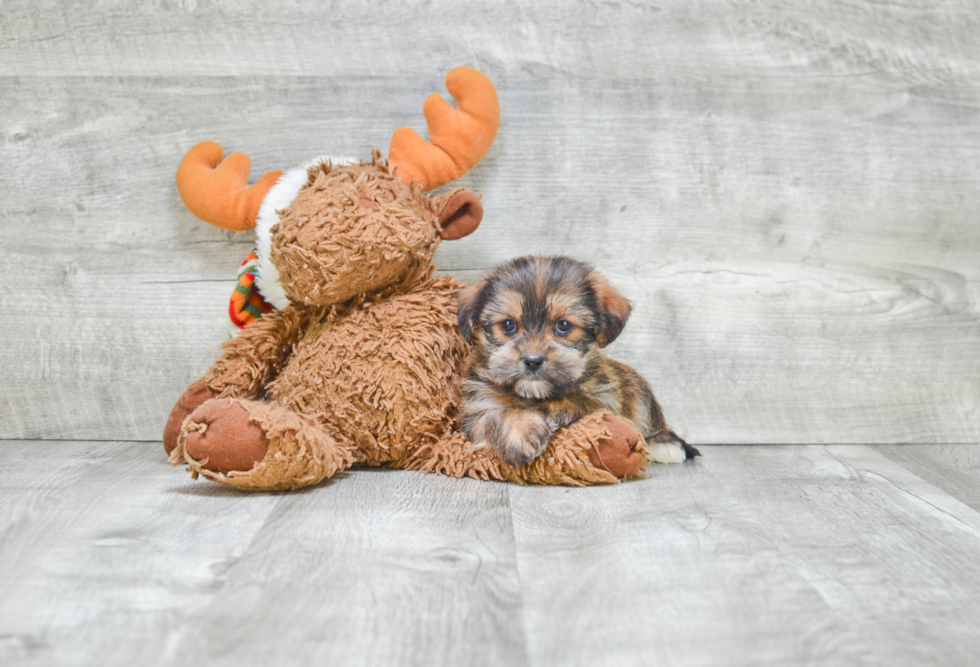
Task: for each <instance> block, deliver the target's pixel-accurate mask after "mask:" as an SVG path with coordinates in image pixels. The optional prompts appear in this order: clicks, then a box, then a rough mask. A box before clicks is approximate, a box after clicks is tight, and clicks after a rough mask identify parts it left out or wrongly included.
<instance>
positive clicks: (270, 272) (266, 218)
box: [255, 155, 359, 309]
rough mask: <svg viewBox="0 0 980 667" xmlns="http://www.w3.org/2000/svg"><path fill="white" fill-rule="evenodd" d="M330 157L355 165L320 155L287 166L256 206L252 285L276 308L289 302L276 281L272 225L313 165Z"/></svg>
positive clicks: (290, 200) (353, 160) (276, 270)
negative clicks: (271, 255) (257, 207)
mask: <svg viewBox="0 0 980 667" xmlns="http://www.w3.org/2000/svg"><path fill="white" fill-rule="evenodd" d="M327 160H330V162H332V163H333V164H337V165H346V164H357V163H358V162H359V160H357V159H356V158H350V157H330V156H328V155H323V156H320V157H318V158H314V159H313V160H310V161H309V162H307V163H306V164H304V165H303V166H302V167H296V168H295V169H290V170H289V171H287V172H286V173H284V174H283V175H282V176H280V177H279V180H278V181H276V184H275V185H273V186H272V188H271V189H270V190H269V191H268V192H267V193H266V195H265V198H264V199H263V200H262V205H261V206H260V207H259V217H258V218H256V220H255V254H256V255H257V256H258V258H259V261H258V264H256V267H255V284H256V286H258V288H259V292H261V293H262V298H264V299H265V300H266V301H268V302H269V303H271V304H272V305H273V306H274V307H275V308H279V309H282V308H285V307H286V306H288V305H289V304H290V303H291V302H290V300H289V297H288V296H286V290H285V289H283V286H282V283H281V282H280V281H279V269H277V268H276V265H275V264H273V263H272V259H271V258H270V254H271V252H272V228H273V227H274V226H275V225H277V224H278V223H279V213H278V211H279V210H281V209H284V208H286V207H287V206H289V204H290V203H291V202H292V201H293V200H294V199H296V195H297V194H299V191H300V190H301V189H302V188H303V186H304V185H306V178H307V176H306V172H307V170H308V169H309V168H310V167H312V166H313V165H315V164H317V163H320V162H325V161H327Z"/></svg>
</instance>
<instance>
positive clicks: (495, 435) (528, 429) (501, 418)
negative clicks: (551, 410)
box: [467, 408, 555, 467]
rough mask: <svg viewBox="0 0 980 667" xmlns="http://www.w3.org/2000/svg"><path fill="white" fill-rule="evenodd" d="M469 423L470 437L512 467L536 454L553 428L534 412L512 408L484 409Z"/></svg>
mask: <svg viewBox="0 0 980 667" xmlns="http://www.w3.org/2000/svg"><path fill="white" fill-rule="evenodd" d="M471 425H472V428H470V429H467V431H468V432H469V435H470V438H471V439H472V440H474V441H475V442H486V443H487V444H488V445H490V446H491V447H493V448H494V449H496V450H497V452H499V453H500V457H501V458H502V459H503V460H504V462H505V463H507V464H508V465H512V466H515V467H516V466H521V465H524V464H525V463H528V462H530V461H533V460H534V459H536V458H537V457H538V456H540V455H541V452H543V451H544V449H545V447H547V446H548V440H549V439H550V438H551V434H552V433H554V431H555V429H554V428H553V427H552V425H551V424H550V423H549V422H548V420H547V419H545V418H544V416H542V415H540V414H538V413H537V412H534V411H532V410H517V409H513V408H492V409H490V410H487V411H486V412H484V413H483V414H482V415H480V417H479V418H478V419H476V420H473V421H472V422H471Z"/></svg>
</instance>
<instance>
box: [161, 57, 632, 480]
mask: <svg viewBox="0 0 980 667" xmlns="http://www.w3.org/2000/svg"><path fill="white" fill-rule="evenodd" d="M447 87H448V88H449V90H450V92H452V93H453V95H454V96H455V97H456V98H457V100H458V102H459V109H458V110H456V109H452V108H451V107H449V105H448V104H446V103H445V102H444V101H441V100H439V101H434V100H430V101H427V102H426V106H425V110H426V116H427V118H428V119H429V121H430V139H431V143H425V142H421V139H420V138H418V136H417V135H414V137H413V136H411V135H412V134H414V133H410V132H400V133H396V136H395V137H393V139H392V147H393V148H392V152H393V164H392V165H389V164H387V163H385V161H384V160H383V159H382V158H381V156H380V154H378V153H374V154H373V155H372V159H371V160H370V161H368V162H363V163H361V164H357V165H349V166H333V165H331V164H330V163H329V162H327V163H321V164H317V165H315V166H313V167H311V168H310V169H309V171H308V179H307V183H306V185H305V187H303V188H302V189H301V190H300V191H299V193H298V194H297V195H296V197H295V198H294V199H293V201H292V202H291V203H290V204H289V205H288V206H287V207H286V208H285V209H283V210H281V211H279V212H278V213H279V216H280V219H279V222H278V224H276V225H274V226H273V227H272V230H271V233H272V248H271V253H270V256H269V259H270V260H271V262H272V264H274V265H275V268H276V269H278V272H279V276H280V279H281V282H282V285H283V288H284V290H285V292H286V294H287V295H288V296H289V299H290V300H291V301H292V303H293V305H290V306H288V307H286V308H284V309H282V310H279V311H275V312H273V313H270V314H268V315H265V316H263V317H262V318H260V319H258V320H257V321H255V322H253V323H251V324H250V325H248V326H247V327H246V328H245V329H244V330H243V331H242V333H241V334H240V335H239V336H238V337H237V338H235V339H233V340H230V341H228V342H226V343H225V344H224V346H223V347H222V350H221V354H220V356H219V357H218V358H217V360H216V361H215V363H214V365H213V366H212V367H211V368H210V369H209V370H208V371H207V372H205V373H204V375H203V376H202V377H201V379H200V381H199V382H196V383H194V384H192V385H191V386H190V387H189V388H188V389H187V391H186V392H185V393H184V395H183V396H182V397H181V398H180V400H179V401H178V404H177V405H176V406H175V407H174V410H173V412H172V413H171V422H168V426H167V429H166V433H165V440H166V441H167V443H168V445H167V448H168V452H169V453H170V460H171V462H173V463H174V465H178V464H183V463H186V464H187V465H188V466H189V468H190V470H191V473H192V474H193V475H194V476H195V477H197V476H198V475H203V476H204V477H207V478H208V479H212V480H214V481H216V482H220V483H222V484H227V485H228V486H233V487H236V488H239V489H246V490H252V491H262V490H266V491H268V490H282V489H296V488H300V487H304V486H309V485H311V484H316V483H318V482H320V481H321V480H323V479H325V478H327V477H329V476H331V475H334V474H336V473H337V472H338V471H341V470H343V469H345V468H347V467H349V466H351V465H353V464H354V463H362V464H367V465H383V464H387V465H391V466H394V467H402V468H409V469H412V470H424V471H428V472H438V473H442V474H447V475H453V476H457V477H461V476H470V477H474V478H477V479H497V480H506V481H513V482H518V483H534V484H570V485H582V484H610V483H615V482H617V481H618V477H623V476H628V475H631V474H635V473H636V472H637V469H636V465H635V458H632V457H633V456H634V452H633V448H634V443H635V442H636V440H631V439H630V437H628V436H629V434H627V433H623V432H622V429H623V424H625V422H623V424H618V423H617V422H615V421H614V420H613V421H611V420H610V419H609V415H608V414H606V413H604V412H597V413H594V414H590V415H588V416H586V417H585V418H583V419H581V420H579V421H578V422H576V423H574V424H572V425H571V426H569V427H567V428H564V429H561V430H560V431H558V432H557V433H556V434H555V435H554V437H553V438H552V440H551V442H550V443H549V445H548V448H547V449H546V450H545V452H544V454H543V455H542V456H540V457H539V458H537V459H536V460H534V461H532V462H531V463H529V464H527V465H525V466H523V467H521V468H512V467H510V466H507V465H506V464H504V463H503V462H502V461H501V460H500V458H499V457H498V456H497V454H496V453H495V452H493V451H490V450H488V449H477V448H476V447H475V446H474V445H473V443H471V442H469V441H468V440H467V439H466V438H465V436H463V435H462V434H460V433H459V432H458V428H457V424H456V423H455V419H456V407H457V402H458V399H459V388H458V385H457V383H458V381H459V379H460V375H461V374H460V366H461V364H462V362H463V359H464V358H465V356H466V354H467V352H468V350H467V343H466V342H465V341H464V339H463V337H462V336H461V335H460V332H459V328H458V325H457V315H456V303H457V298H458V292H459V290H460V288H461V284H460V283H459V282H457V281H456V279H455V278H452V277H451V276H438V277H437V276H435V275H434V267H432V266H431V262H432V255H433V253H434V252H435V249H436V247H437V246H438V244H439V243H440V241H441V240H443V239H446V240H452V239H457V238H461V237H463V236H465V235H466V234H469V233H470V232H472V231H473V230H475V229H476V227H477V225H479V223H480V220H481V219H482V216H483V207H482V205H481V203H480V200H479V198H478V197H477V196H476V195H475V194H473V193H472V192H468V191H466V190H463V189H462V188H457V189H454V190H451V191H450V192H448V193H445V194H443V195H439V196H433V197H429V196H426V195H425V194H424V193H423V188H431V187H435V186H436V185H438V184H442V183H445V182H448V181H449V180H452V179H453V178H457V177H458V176H460V175H462V174H463V173H465V172H466V171H467V170H469V169H470V168H471V167H472V166H473V165H474V164H475V163H476V162H477V161H479V159H480V158H481V157H482V156H483V154H484V153H485V152H486V151H487V149H488V148H489V147H490V143H491V142H492V141H493V135H494V133H495V132H496V127H497V119H498V118H497V114H498V110H497V98H496V92H495V91H494V90H493V85H492V84H491V83H490V82H489V80H488V79H486V77H484V76H483V75H482V74H479V72H475V71H473V70H467V69H466V68H463V69H460V70H454V72H452V73H450V76H449V78H447ZM439 102H442V103H441V104H440V103H439ZM399 137H401V138H399ZM416 139H417V141H416ZM420 142H421V143H420ZM215 146H216V147H217V148H215ZM192 154H193V155H192ZM395 157H397V159H394V158H395ZM233 158H234V159H233ZM188 160H189V162H188V164H189V165H191V164H196V165H197V167H200V169H198V170H197V172H194V173H198V175H199V176H201V177H202V178H204V180H208V179H210V180H212V181H215V180H220V181H221V183H219V184H218V185H220V186H221V188H219V190H220V192H219V193H218V194H215V195H214V197H215V198H216V199H220V200H221V201H219V202H218V203H219V204H220V203H221V202H225V199H228V198H231V199H232V200H234V201H238V199H235V198H236V197H239V195H240V194H241V193H240V191H241V188H242V187H243V183H242V179H243V178H244V177H247V162H246V161H243V160H242V159H241V158H236V157H235V156H229V158H228V159H226V160H225V162H224V163H222V166H219V167H218V168H217V169H214V166H215V165H216V164H217V162H216V160H220V146H217V145H216V144H215V145H214V146H209V145H204V147H203V148H200V149H197V148H195V149H192V151H191V153H188ZM394 162H398V163H400V166H399V167H398V168H397V170H396V169H395V167H394ZM243 169H244V171H243ZM194 173H192V172H189V171H182V175H181V176H180V179H181V182H182V183H183V186H182V188H181V193H182V194H184V193H185V191H186V192H192V191H193V192H197V193H198V194H200V193H204V194H203V195H202V197H200V198H193V197H192V198H191V201H189V202H188V205H189V206H190V207H191V210H193V211H194V212H195V213H198V214H199V215H210V214H212V213H215V212H213V211H208V210H204V208H207V206H205V207H204V208H201V206H202V205H203V204H202V203H201V202H202V201H203V202H204V204H207V203H208V201H209V196H210V195H207V192H208V190H207V188H206V187H204V188H203V189H202V188H198V187H197V183H196V182H195V181H194V179H195V178H196V177H195V176H194ZM243 174H244V176H243ZM262 187H265V184H264V182H263V186H262ZM222 193H223V194H222ZM219 195H220V196H219ZM241 196H242V197H245V198H247V199H248V201H249V206H250V207H252V208H256V209H257V206H254V207H253V206H252V204H254V203H255V202H253V201H252V196H251V195H247V194H246V195H241ZM222 197H223V198H224V199H222ZM199 199H200V201H199ZM225 204H227V202H225V203H224V204H221V205H222V206H224V205H225ZM236 206H237V204H236ZM252 208H249V209H248V211H246V213H247V214H248V215H251V211H252ZM222 211H224V212H225V213H227V211H225V209H222ZM222 211H218V213H222ZM215 215H217V214H215ZM222 215H224V213H222ZM248 215H244V217H248ZM218 217H221V216H218ZM232 217H233V218H234V220H235V221H236V224H238V222H239V218H242V217H243V215H240V214H239V213H234V215H233V216H232ZM212 218H214V216H212ZM212 221H213V222H216V223H218V224H220V223H221V221H218V220H216V219H214V220H212ZM225 222H226V221H225ZM212 397H214V398H212ZM208 399H211V400H208ZM620 421H622V420H620ZM181 424H182V426H180V428H179V429H178V428H177V426H176V425H181ZM610 424H612V426H610ZM626 428H631V427H629V425H628V424H626ZM175 434H176V435H175ZM633 436H634V438H638V437H639V436H638V434H636V433H635V432H634V433H633ZM637 444H638V443H637ZM639 451H640V452H641V453H640V454H639V456H640V458H641V459H642V457H643V454H642V447H640V448H639ZM596 453H598V454H599V458H598V459H597V461H598V464H596V463H594V462H593V457H594V456H595V455H596ZM627 462H628V464H627Z"/></svg>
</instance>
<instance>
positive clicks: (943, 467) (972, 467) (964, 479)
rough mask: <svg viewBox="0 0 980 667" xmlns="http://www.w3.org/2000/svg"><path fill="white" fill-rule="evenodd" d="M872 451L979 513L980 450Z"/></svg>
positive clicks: (890, 448)
mask: <svg viewBox="0 0 980 667" xmlns="http://www.w3.org/2000/svg"><path fill="white" fill-rule="evenodd" d="M874 450H875V451H876V452H878V453H879V454H881V455H882V456H884V457H885V458H888V459H891V460H892V461H894V462H895V463H898V464H899V465H901V466H902V467H903V468H906V469H908V470H909V471H911V472H913V473H915V474H916V475H918V476H919V477H921V478H922V479H924V480H926V481H927V482H929V483H930V484H933V485H934V486H936V487H938V488H940V489H942V490H943V491H945V492H946V493H948V494H949V495H951V496H953V497H954V498H956V499H957V500H959V501H960V502H963V503H965V504H967V505H969V506H970V507H972V508H973V509H975V510H978V511H980V447H977V446H976V445H877V446H875V447H874Z"/></svg>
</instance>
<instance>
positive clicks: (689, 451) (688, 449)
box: [667, 431, 701, 460]
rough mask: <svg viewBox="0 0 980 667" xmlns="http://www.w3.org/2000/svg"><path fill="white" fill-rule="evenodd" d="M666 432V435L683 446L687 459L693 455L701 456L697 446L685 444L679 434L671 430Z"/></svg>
mask: <svg viewBox="0 0 980 667" xmlns="http://www.w3.org/2000/svg"><path fill="white" fill-rule="evenodd" d="M667 433H668V435H670V437H671V438H673V439H674V440H676V441H677V442H678V443H679V444H680V446H681V447H683V448H684V455H685V457H686V458H687V460H691V459H693V458H694V457H695V456H701V452H699V451H698V448H697V447H695V446H694V445H689V444H687V442H685V441H684V438H682V437H681V436H679V435H677V434H676V433H674V432H673V431H667Z"/></svg>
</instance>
